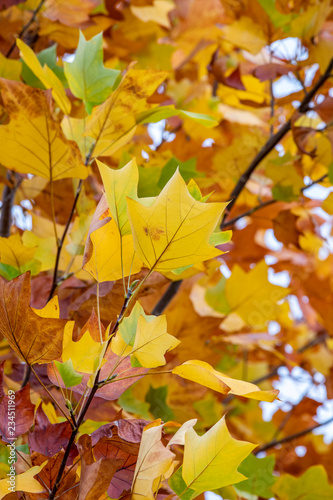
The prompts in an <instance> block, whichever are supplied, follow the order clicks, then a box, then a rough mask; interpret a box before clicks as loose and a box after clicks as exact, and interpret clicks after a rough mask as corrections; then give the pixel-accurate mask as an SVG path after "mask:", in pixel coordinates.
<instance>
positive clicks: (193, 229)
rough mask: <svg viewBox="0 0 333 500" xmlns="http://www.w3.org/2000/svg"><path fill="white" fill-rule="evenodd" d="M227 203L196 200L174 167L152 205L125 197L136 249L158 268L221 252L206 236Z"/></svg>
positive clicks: (178, 265)
mask: <svg viewBox="0 0 333 500" xmlns="http://www.w3.org/2000/svg"><path fill="white" fill-rule="evenodd" d="M226 205H227V203H201V202H199V201H196V200H195V199H194V198H193V197H192V196H191V195H190V193H189V192H188V189H187V186H186V184H185V181H184V180H183V178H182V177H181V175H180V173H179V172H178V170H177V171H176V172H175V174H174V175H173V176H172V178H171V179H170V180H169V182H168V183H167V184H166V185H165V187H164V188H163V190H162V191H161V193H160V194H159V196H158V197H157V198H156V199H155V200H154V201H153V203H152V205H151V206H145V205H144V204H143V203H142V201H140V200H139V201H136V200H132V199H128V200H127V206H128V216H129V220H130V224H131V228H132V233H133V237H134V248H135V251H136V253H137V254H138V255H139V257H140V259H141V260H143V262H144V263H145V264H146V266H147V267H148V268H149V269H154V270H156V271H160V272H167V271H172V270H173V269H178V268H182V267H186V266H191V265H193V264H197V263H198V262H203V261H205V260H208V259H212V258H214V257H217V256H218V255H221V253H222V252H221V251H220V250H218V249H216V248H215V247H214V246H212V245H210V244H209V239H210V237H211V234H212V232H213V230H214V229H215V227H216V225H217V223H218V221H219V218H220V216H221V214H222V212H223V210H224V208H225V207H226Z"/></svg>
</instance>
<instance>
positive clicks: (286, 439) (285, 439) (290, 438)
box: [254, 417, 333, 455]
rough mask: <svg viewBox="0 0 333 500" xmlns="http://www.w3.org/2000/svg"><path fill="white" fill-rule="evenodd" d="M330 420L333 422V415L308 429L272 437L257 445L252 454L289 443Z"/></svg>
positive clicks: (328, 422)
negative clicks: (270, 439)
mask: <svg viewBox="0 0 333 500" xmlns="http://www.w3.org/2000/svg"><path fill="white" fill-rule="evenodd" d="M331 422H333V417H331V418H329V419H328V420H325V422H321V423H320V424H316V425H313V426H312V427H308V429H304V430H303V431H300V432H295V434H290V435H289V436H285V437H283V438H281V439H274V440H273V441H271V442H270V443H267V444H264V445H262V446H259V448H258V449H257V450H256V451H255V452H254V454H255V455H258V453H260V452H262V451H266V450H269V449H270V448H274V447H275V446H278V445H279V444H284V443H289V441H293V440H294V439H298V438H300V437H303V436H306V435H307V434H310V432H312V431H314V430H315V429H319V427H323V426H324V425H328V424H330V423H331Z"/></svg>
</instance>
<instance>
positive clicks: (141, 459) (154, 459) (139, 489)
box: [131, 424, 175, 500]
mask: <svg viewBox="0 0 333 500" xmlns="http://www.w3.org/2000/svg"><path fill="white" fill-rule="evenodd" d="M162 428H163V424H162V425H158V426H153V427H149V428H146V429H144V431H143V433H142V438H141V443H140V449H139V454H138V459H137V462H136V466H135V471H134V478H133V483H132V495H131V499H132V500H142V499H143V498H144V499H145V500H155V496H154V493H155V491H156V490H155V487H154V485H156V484H157V487H158V485H159V481H156V479H157V480H158V479H160V478H161V477H162V476H164V475H165V474H167V473H168V471H169V470H170V468H171V467H172V466H173V462H174V458H175V455H174V454H173V453H172V452H171V451H170V450H168V449H167V448H165V447H164V446H163V444H162V442H161V438H162Z"/></svg>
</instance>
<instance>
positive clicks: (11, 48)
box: [6, 0, 45, 57]
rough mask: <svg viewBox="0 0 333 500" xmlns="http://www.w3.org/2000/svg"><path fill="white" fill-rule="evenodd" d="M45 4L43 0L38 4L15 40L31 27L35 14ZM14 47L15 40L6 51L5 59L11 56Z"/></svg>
mask: <svg viewBox="0 0 333 500" xmlns="http://www.w3.org/2000/svg"><path fill="white" fill-rule="evenodd" d="M44 3H45V0H41V1H40V2H39V4H38V5H37V7H36V8H35V10H34V11H33V13H32V16H31V18H30V19H29V21H28V22H27V24H25V25H24V26H23V27H22V29H21V31H20V32H19V34H18V36H17V38H19V39H21V38H22V37H23V35H24V34H25V32H26V31H27V30H28V29H29V28H30V26H31V25H32V23H33V22H34V20H35V19H36V17H37V14H38V12H39V11H40V9H41V8H42V7H43V5H44ZM15 47H16V40H15V42H14V43H13V44H12V45H11V47H10V49H9V50H8V52H7V54H6V57H9V56H10V55H11V53H12V52H13V50H14V49H15Z"/></svg>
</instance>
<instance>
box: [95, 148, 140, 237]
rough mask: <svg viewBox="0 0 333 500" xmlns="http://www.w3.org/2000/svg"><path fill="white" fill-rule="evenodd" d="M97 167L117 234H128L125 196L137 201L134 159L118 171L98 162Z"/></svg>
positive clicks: (136, 172) (137, 174) (136, 170)
mask: <svg viewBox="0 0 333 500" xmlns="http://www.w3.org/2000/svg"><path fill="white" fill-rule="evenodd" d="M97 165H98V168H99V171H100V174H101V177H102V180H103V185H104V190H105V197H106V200H107V202H108V205H109V209H110V212H111V215H112V217H113V218H114V220H115V221H116V223H117V226H118V229H119V232H120V234H121V235H122V236H125V235H126V234H130V233H131V226H130V223H129V220H128V216H127V204H126V196H128V197H129V198H132V199H137V187H138V182H139V171H138V167H137V164H136V159H135V158H133V159H132V160H131V161H130V162H129V163H127V165H125V167H123V168H121V169H119V170H114V169H112V168H110V167H108V166H107V165H105V164H104V163H102V162H101V161H98V160H97Z"/></svg>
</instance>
